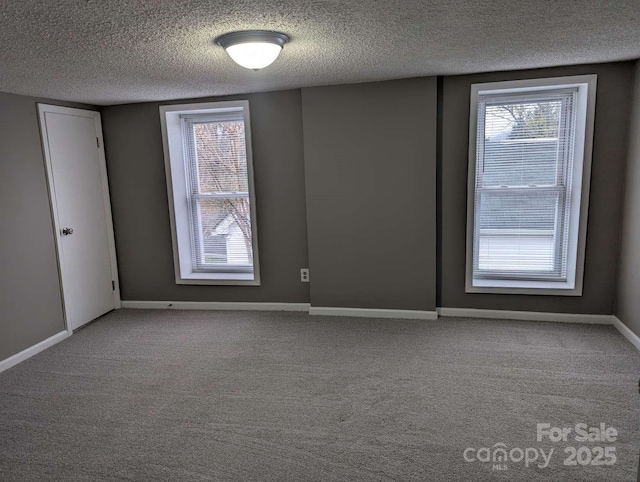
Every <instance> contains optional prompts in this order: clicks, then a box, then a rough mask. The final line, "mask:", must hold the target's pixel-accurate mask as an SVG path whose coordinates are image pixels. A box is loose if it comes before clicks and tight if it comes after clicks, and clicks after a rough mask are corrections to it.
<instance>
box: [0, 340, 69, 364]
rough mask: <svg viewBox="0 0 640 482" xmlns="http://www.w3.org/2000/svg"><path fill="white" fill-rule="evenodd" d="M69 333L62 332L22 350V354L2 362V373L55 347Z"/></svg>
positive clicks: (0, 362)
mask: <svg viewBox="0 0 640 482" xmlns="http://www.w3.org/2000/svg"><path fill="white" fill-rule="evenodd" d="M68 336H69V333H68V332H67V331H61V332H60V333H58V334H56V335H53V336H51V337H49V338H47V339H46V340H43V341H41V342H40V343H37V344H35V345H33V346H32V347H29V348H27V349H26V350H22V351H21V352H20V353H16V354H15V355H13V356H10V357H9V358H7V359H5V360H2V361H0V372H3V371H5V370H8V369H9V368H11V367H12V366H15V365H17V364H18V363H20V362H23V361H25V360H26V359H27V358H31V357H32V356H33V355H37V354H38V353H40V352H41V351H43V350H46V349H47V348H49V347H50V346H53V345H55V344H56V343H60V342H61V341H62V340H64V339H65V338H67V337H68Z"/></svg>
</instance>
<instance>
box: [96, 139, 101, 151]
mask: <svg viewBox="0 0 640 482" xmlns="http://www.w3.org/2000/svg"><path fill="white" fill-rule="evenodd" d="M96 144H97V146H98V149H100V138H99V137H96Z"/></svg>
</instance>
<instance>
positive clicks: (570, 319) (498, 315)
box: [438, 308, 613, 325]
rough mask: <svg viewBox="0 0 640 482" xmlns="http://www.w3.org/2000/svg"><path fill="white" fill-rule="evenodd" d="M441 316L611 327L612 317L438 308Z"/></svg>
mask: <svg viewBox="0 0 640 482" xmlns="http://www.w3.org/2000/svg"><path fill="white" fill-rule="evenodd" d="M438 313H439V314H440V316H455V317H463V318H493V319H500V320H526V321H556V322H561V323H590V324H597V325H611V324H613V320H612V319H611V315H577V314H573V313H545V312H536V311H507V310H480V309H476V308H438Z"/></svg>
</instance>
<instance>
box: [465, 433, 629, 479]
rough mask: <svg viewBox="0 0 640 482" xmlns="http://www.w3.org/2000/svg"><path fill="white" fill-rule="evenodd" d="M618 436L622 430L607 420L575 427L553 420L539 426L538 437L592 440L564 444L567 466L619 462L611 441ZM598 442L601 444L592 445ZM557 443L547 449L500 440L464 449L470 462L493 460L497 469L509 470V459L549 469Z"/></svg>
mask: <svg viewBox="0 0 640 482" xmlns="http://www.w3.org/2000/svg"><path fill="white" fill-rule="evenodd" d="M617 439H618V431H617V430H616V429H615V428H614V427H611V426H609V427H608V426H607V425H606V424H605V423H600V424H599V425H597V426H589V425H587V424H586V423H577V424H575V425H574V426H572V427H552V426H551V424H549V423H539V424H537V428H536V440H537V441H538V442H551V443H554V444H560V443H572V442H576V443H579V444H589V445H581V446H578V447H576V446H574V445H568V446H565V447H564V460H563V464H564V465H566V466H578V465H581V466H588V465H590V466H600V465H613V464H615V463H616V461H617V458H616V453H615V452H616V448H615V447H614V446H612V445H606V446H605V445H603V444H611V443H613V442H615V441H616V440H617ZM591 444H598V445H593V446H592V445H591ZM555 451H556V447H552V448H550V449H547V450H546V451H545V450H544V449H543V448H540V447H527V448H520V447H513V448H508V447H507V445H506V444H505V443H503V442H498V443H496V444H494V445H493V446H492V447H480V448H474V447H468V448H466V449H465V450H464V452H463V458H464V460H465V461H466V462H468V463H475V462H479V463H483V464H485V463H486V464H492V466H491V468H492V469H493V470H507V469H508V468H509V463H511V464H524V466H525V467H530V466H533V465H535V466H537V467H538V468H540V469H546V468H547V467H549V464H550V463H551V460H552V457H553V455H554V452H555Z"/></svg>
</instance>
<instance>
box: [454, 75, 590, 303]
mask: <svg viewBox="0 0 640 482" xmlns="http://www.w3.org/2000/svg"><path fill="white" fill-rule="evenodd" d="M595 87H596V76H595V75H590V76H580V77H566V78H556V79H541V80H526V81H515V82H498V83H490V84H475V85H473V86H472V93H471V122H470V135H469V143H470V144H469V147H470V148H469V197H468V201H469V205H468V222H467V283H466V285H467V286H466V288H467V292H484V293H522V294H562V295H574V296H579V295H581V294H582V273H583V268H584V250H585V238H586V225H587V204H588V195H589V191H588V189H589V178H590V170H591V146H592V139H593V121H594V109H595Z"/></svg>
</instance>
